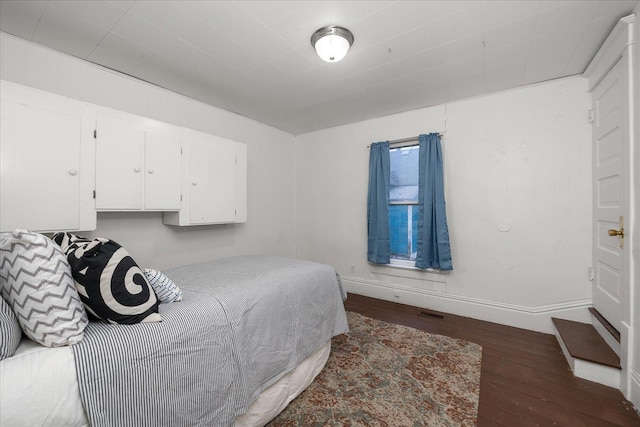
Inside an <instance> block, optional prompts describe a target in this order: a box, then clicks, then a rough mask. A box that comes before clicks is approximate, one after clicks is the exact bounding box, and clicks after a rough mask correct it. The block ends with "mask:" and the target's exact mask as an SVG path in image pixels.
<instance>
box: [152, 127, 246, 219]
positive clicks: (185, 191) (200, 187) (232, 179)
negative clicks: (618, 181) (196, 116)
mask: <svg viewBox="0 0 640 427" xmlns="http://www.w3.org/2000/svg"><path fill="white" fill-rule="evenodd" d="M182 151H183V156H182V162H183V163H182V170H183V172H182V197H183V201H182V208H181V209H180V211H179V212H167V213H165V214H164V222H165V224H170V225H203V224H223V223H234V222H246V220H247V201H246V199H247V166H246V165H247V149H246V145H245V144H242V143H239V142H235V141H232V140H229V139H225V138H220V137H216V136H213V135H208V134H204V133H201V132H196V131H193V130H188V129H185V130H184V134H183V145H182Z"/></svg>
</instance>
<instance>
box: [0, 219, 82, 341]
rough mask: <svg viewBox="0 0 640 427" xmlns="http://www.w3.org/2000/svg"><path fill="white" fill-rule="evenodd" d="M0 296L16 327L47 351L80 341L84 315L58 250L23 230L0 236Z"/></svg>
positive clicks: (66, 265)
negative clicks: (13, 315)
mask: <svg viewBox="0 0 640 427" xmlns="http://www.w3.org/2000/svg"><path fill="white" fill-rule="evenodd" d="M0 294H1V295H2V297H3V298H4V299H5V300H6V301H7V303H8V304H9V305H10V306H11V309H12V310H13V312H14V313H15V315H16V317H17V318H18V322H19V323H20V327H21V328H22V330H23V331H24V333H25V334H26V335H27V336H28V337H29V338H31V339H32V340H33V341H35V342H37V343H39V344H42V345H44V346H47V347H60V346H64V345H71V344H76V343H78V342H80V340H81V339H82V338H83V336H84V328H85V327H86V326H87V323H88V319H87V313H86V311H85V309H84V306H83V304H82V301H80V297H79V296H78V291H77V290H76V286H75V283H74V281H73V278H72V277H71V267H70V266H69V262H68V261H67V257H66V256H64V254H63V253H62V250H60V247H59V246H58V245H56V244H55V243H53V242H52V241H51V240H49V239H48V238H47V237H45V236H43V235H42V234H38V233H33V232H30V231H26V230H16V231H14V232H13V233H3V234H2V235H0Z"/></svg>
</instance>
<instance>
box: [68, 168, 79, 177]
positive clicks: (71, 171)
mask: <svg viewBox="0 0 640 427" xmlns="http://www.w3.org/2000/svg"><path fill="white" fill-rule="evenodd" d="M69 175H71V176H76V175H78V170H77V169H70V170H69Z"/></svg>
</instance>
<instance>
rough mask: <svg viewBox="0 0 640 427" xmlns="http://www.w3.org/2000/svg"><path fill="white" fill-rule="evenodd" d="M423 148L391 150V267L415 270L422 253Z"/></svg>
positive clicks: (410, 147)
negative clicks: (420, 196) (420, 197)
mask: <svg viewBox="0 0 640 427" xmlns="http://www.w3.org/2000/svg"><path fill="white" fill-rule="evenodd" d="M418 153H419V147H418V145H411V146H408V147H400V148H392V149H390V150H389V160H390V183H389V240H390V245H391V264H395V265H404V266H410V267H413V266H414V265H415V260H416V255H417V252H418V249H417V242H418V179H419V175H418V170H419V157H418Z"/></svg>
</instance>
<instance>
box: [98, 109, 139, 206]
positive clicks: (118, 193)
mask: <svg viewBox="0 0 640 427" xmlns="http://www.w3.org/2000/svg"><path fill="white" fill-rule="evenodd" d="M144 138H145V135H144V131H142V130H140V129H137V128H134V127H130V126H126V124H125V123H123V122H119V121H112V120H98V125H97V138H96V209H98V210H127V209H142V195H143V169H144V157H143V156H144Z"/></svg>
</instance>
